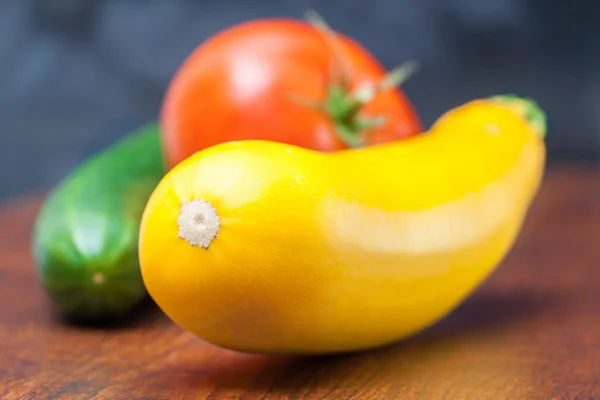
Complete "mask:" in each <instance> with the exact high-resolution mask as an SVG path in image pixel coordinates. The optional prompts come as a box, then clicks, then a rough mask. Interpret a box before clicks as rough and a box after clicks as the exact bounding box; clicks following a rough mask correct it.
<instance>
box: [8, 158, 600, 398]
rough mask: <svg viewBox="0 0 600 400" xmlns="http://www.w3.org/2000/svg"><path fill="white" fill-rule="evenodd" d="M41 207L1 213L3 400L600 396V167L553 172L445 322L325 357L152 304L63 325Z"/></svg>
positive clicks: (32, 203) (15, 206)
mask: <svg viewBox="0 0 600 400" xmlns="http://www.w3.org/2000/svg"><path fill="white" fill-rule="evenodd" d="M39 205H40V197H36V198H30V199H25V200H20V201H18V202H16V201H15V202H11V203H10V204H7V205H5V206H4V207H3V208H1V211H0V363H1V364H0V398H1V399H5V400H9V399H111V400H118V399H139V400H141V399H147V400H149V399H238V398H241V399H265V400H274V399H364V400H367V399H402V400H409V399H422V400H441V399H444V400H446V399H460V400H462V399H473V400H489V399H493V400H500V399H510V400H518V399H579V400H591V399H600V167H595V168H594V167H588V168H583V167H569V168H564V167H562V168H558V169H556V170H552V171H550V172H549V173H548V175H547V179H546V180H545V182H544V184H543V187H542V190H541V192H540V194H539V196H538V197H537V200H536V201H535V203H534V204H533V209H532V211H531V213H530V215H529V217H528V220H527V223H526V225H525V227H524V230H523V232H522V234H521V236H520V237H519V240H518V243H517V244H516V246H515V247H514V249H513V251H512V252H511V254H510V255H509V257H508V258H507V259H506V260H505V262H504V263H503V264H502V265H501V266H500V267H499V269H498V270H497V271H496V272H495V273H494V274H493V275H492V277H491V278H490V279H489V280H488V281H487V282H486V283H485V284H484V285H483V286H482V287H481V288H480V290H478V291H477V292H476V293H475V294H474V295H473V296H472V297H470V298H469V299H468V300H467V301H466V302H465V303H464V304H463V305H462V306H461V307H460V308H458V309H457V310H456V311H455V312H454V313H452V314H451V315H450V316H449V317H448V318H446V319H445V320H443V321H442V322H441V323H439V324H437V325H435V326H434V327H433V328H431V329H429V330H427V331H426V332H424V333H423V334H421V335H418V336H417V337H414V338H412V339H410V340H406V341H404V342H401V343H397V344H395V345H392V346H388V347H386V348H381V349H379V350H375V351H370V352H364V353H355V354H346V355H339V356H328V357H312V358H295V357H266V356H256V355H245V354H236V353H234V352H231V351H225V350H221V349H218V348H216V347H213V346H211V345H208V344H206V343H204V342H202V341H201V340H199V339H196V338H195V337H192V336H191V335H190V334H188V333H186V332H184V331H183V330H181V329H179V328H178V327H176V326H175V325H173V324H172V323H171V322H170V321H169V320H168V319H167V318H165V317H164V316H163V315H162V314H161V313H160V311H159V310H158V309H157V308H156V307H155V306H154V305H152V304H150V305H148V306H147V307H145V308H143V309H141V310H140V312H139V313H138V316H137V317H136V318H135V319H133V320H131V321H129V323H126V324H121V325H118V326H113V327H110V328H104V329H100V328H82V327H74V326H68V325H65V324H62V323H61V322H59V321H58V320H57V319H56V317H55V316H54V314H53V312H52V310H51V308H50V306H49V304H48V301H47V299H46V297H45V294H44V293H43V291H42V290H41V288H40V286H39V284H38V281H37V280H36V277H35V274H34V263H33V261H32V258H31V255H30V247H29V246H30V234H31V227H32V223H33V221H34V218H35V215H36V212H37V211H38V208H39Z"/></svg>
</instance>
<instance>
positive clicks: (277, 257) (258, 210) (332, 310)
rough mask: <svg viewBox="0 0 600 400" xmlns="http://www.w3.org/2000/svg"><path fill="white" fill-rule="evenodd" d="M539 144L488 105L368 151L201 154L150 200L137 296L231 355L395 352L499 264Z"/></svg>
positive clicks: (500, 104)
mask: <svg viewBox="0 0 600 400" xmlns="http://www.w3.org/2000/svg"><path fill="white" fill-rule="evenodd" d="M544 134H545V118H544V115H543V113H542V111H541V110H540V109H539V108H538V107H537V106H536V105H535V104H534V103H532V102H530V101H528V100H524V99H520V98H516V97H508V96H503V97H495V98H490V99H482V100H475V101H472V102H469V103H467V104H464V105H462V106H460V107H457V108H455V109H453V110H450V111H449V112H447V113H446V114H445V115H443V116H442V117H441V118H440V119H439V120H438V121H437V122H436V123H435V124H434V126H433V127H432V128H431V129H430V130H429V131H428V132H427V133H425V134H423V135H421V136H418V137H415V138H412V139H406V140H402V141H398V142H395V143H388V144H384V145H378V146H375V147H369V148H363V149H357V150H347V151H341V152H338V153H319V152H315V151H311V150H307V149H302V148H299V147H294V146H291V145H286V144H282V143H275V142H266V141H243V142H230V143H225V144H220V145H217V146H214V147H212V148H209V149H206V150H204V151H201V152H198V153H196V154H195V155H193V156H192V157H190V158H188V159H187V160H185V161H184V162H182V163H181V164H179V165H178V166H177V167H176V168H174V169H173V170H171V171H170V172H169V173H168V174H167V176H165V178H164V179H163V180H162V182H161V183H160V184H159V185H158V187H157V188H156V190H155V191H154V193H153V195H152V196H151V198H150V200H149V202H148V204H147V206H146V209H145V213H144V216H143V221H142V225H141V232H140V242H139V249H140V262H141V267H142V276H143V279H144V282H145V284H146V287H147V289H148V291H149V293H150V295H151V296H152V297H153V298H154V300H155V301H156V303H157V304H158V305H159V306H160V307H161V308H162V310H163V311H164V312H165V313H166V314H167V315H168V316H169V317H170V318H171V319H172V320H173V321H175V322H176V323H177V324H179V325H180V326H182V327H184V328H186V329H187V330H189V331H191V332H193V333H194V334H196V335H197V336H199V337H201V338H203V339H205V340H207V341H209V342H211V343H213V344H216V345H219V346H222V347H226V348H230V349H234V350H238V351H245V352H254V353H332V352H342V351H352V350H363V349H368V348H372V347H377V346H381V345H384V344H387V343H390V342H393V341H397V340H400V339H402V338H406V337H408V336H410V335H414V334H415V333H417V332H419V331H420V330H422V329H424V328H426V327H428V326H430V325H431V324H433V323H435V322H436V321H438V320H439V319H440V318H442V317H443V316H445V315H446V314H447V313H449V312H450V311H451V310H452V309H454V308H455V307H456V306H457V305H458V304H460V303H461V301H463V300H464V299H465V298H466V297H467V296H468V295H469V293H471V292H472V291H473V290H474V289H475V288H476V287H477V286H478V284H480V283H481V282H482V280H484V279H485V278H486V277H487V276H488V275H489V274H490V272H492V271H493V269H494V268H495V267H496V266H497V265H498V264H499V263H500V262H501V260H502V259H503V257H504V256H505V255H506V254H507V252H508V251H509V250H510V248H511V246H512V245H513V243H514V241H515V239H516V237H517V235H518V233H519V230H520V228H521V226H522V223H523V220H524V217H525V216H526V213H527V211H528V209H529V207H530V204H531V201H532V199H533V198H534V196H535V194H536V192H537V190H538V187H539V185H540V182H541V179H542V177H543V172H544V163H545V147H544V138H543V136H544Z"/></svg>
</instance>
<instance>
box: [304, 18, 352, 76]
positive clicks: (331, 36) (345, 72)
mask: <svg viewBox="0 0 600 400" xmlns="http://www.w3.org/2000/svg"><path fill="white" fill-rule="evenodd" d="M305 19H306V20H307V21H308V23H309V24H311V25H312V26H314V27H315V29H317V30H318V31H319V33H320V34H321V35H322V37H323V39H324V40H325V42H326V44H327V46H328V47H329V49H330V50H331V52H332V53H333V56H334V58H335V61H336V62H337V67H338V68H339V69H340V71H339V72H340V73H341V79H340V81H339V82H338V84H339V85H341V86H344V87H346V86H347V85H348V83H349V81H350V67H349V63H348V60H347V59H346V58H345V57H344V53H343V51H342V49H341V48H340V45H339V41H338V39H337V37H336V33H335V31H334V30H333V29H332V28H331V27H330V26H329V24H328V23H327V22H326V21H325V19H323V18H322V17H321V16H320V15H319V14H318V13H317V12H316V11H314V10H308V11H307V12H306V15H305ZM330 68H331V71H330V74H331V75H333V76H332V77H331V78H332V79H334V80H335V79H336V78H335V77H337V74H336V73H335V68H334V66H333V65H330Z"/></svg>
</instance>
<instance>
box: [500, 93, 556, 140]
mask: <svg viewBox="0 0 600 400" xmlns="http://www.w3.org/2000/svg"><path fill="white" fill-rule="evenodd" d="M491 100H492V101H495V102H498V103H502V104H503V105H506V106H509V107H510V108H511V109H513V110H514V111H515V112H516V113H518V114H519V115H521V116H522V117H523V118H525V119H526V120H527V122H529V124H530V125H531V128H532V129H533V130H534V131H535V132H536V133H537V134H538V135H540V136H541V137H542V138H544V137H546V133H547V118H546V113H545V112H544V110H542V108H541V107H540V106H539V105H538V104H537V103H536V102H535V101H534V100H531V99H528V98H524V97H519V96H516V95H513V94H507V95H500V96H493V97H492V98H491Z"/></svg>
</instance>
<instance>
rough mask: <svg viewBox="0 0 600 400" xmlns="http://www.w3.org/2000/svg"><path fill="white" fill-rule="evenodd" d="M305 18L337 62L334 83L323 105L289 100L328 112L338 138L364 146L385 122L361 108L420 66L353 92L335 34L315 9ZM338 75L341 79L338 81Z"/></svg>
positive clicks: (407, 66)
mask: <svg viewBox="0 0 600 400" xmlns="http://www.w3.org/2000/svg"><path fill="white" fill-rule="evenodd" d="M305 18H306V20H307V21H308V22H309V23H310V24H311V25H312V26H314V27H315V29H317V30H318V31H319V33H320V34H321V35H322V37H323V39H324V41H325V43H326V45H327V47H328V48H329V49H330V51H331V52H332V53H333V58H334V63H333V64H330V68H331V70H330V79H331V83H330V85H329V87H328V90H327V94H326V96H327V98H326V99H325V101H324V102H323V103H320V102H318V101H316V100H312V99H306V98H302V97H301V96H297V95H290V96H289V98H290V99H292V100H293V101H296V102H297V103H298V104H300V105H303V106H306V107H309V108H311V109H316V110H321V111H323V112H325V113H326V114H327V115H328V116H329V117H330V118H331V119H332V120H333V123H334V124H335V128H336V130H337V133H338V137H339V138H340V139H341V140H342V141H344V142H345V143H346V145H348V146H349V147H360V146H362V145H363V144H364V133H365V131H368V130H370V129H375V128H378V127H381V126H383V125H385V123H386V120H385V118H384V117H383V116H364V115H360V111H361V110H362V108H363V107H364V106H365V105H366V104H368V103H369V102H371V101H372V100H373V99H374V98H375V96H377V94H379V93H380V92H382V91H384V90H388V89H391V88H394V87H397V86H400V85H402V84H403V83H404V82H406V81H407V80H408V79H409V77H410V76H411V75H413V74H414V73H415V71H416V70H417V69H418V64H417V63H416V62H415V61H409V62H406V63H404V64H402V65H399V66H397V67H396V68H394V69H392V70H391V71H389V72H388V73H387V74H386V75H385V76H384V77H383V79H382V80H381V81H379V82H376V83H371V82H369V83H365V84H363V85H361V86H359V87H357V88H355V89H354V90H353V91H352V92H350V90H351V89H350V77H351V76H350V74H351V71H350V68H349V64H348V62H347V59H346V58H345V57H344V52H343V51H342V48H341V47H340V43H339V40H338V38H337V36H336V33H335V32H334V31H333V29H332V28H331V27H330V26H329V25H328V24H327V22H325V20H324V19H323V18H322V17H321V16H320V15H319V14H317V13H316V12H315V11H314V10H308V11H307V12H306V17H305ZM336 67H337V68H338V69H337V70H336ZM339 73H341V79H338V77H339Z"/></svg>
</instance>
